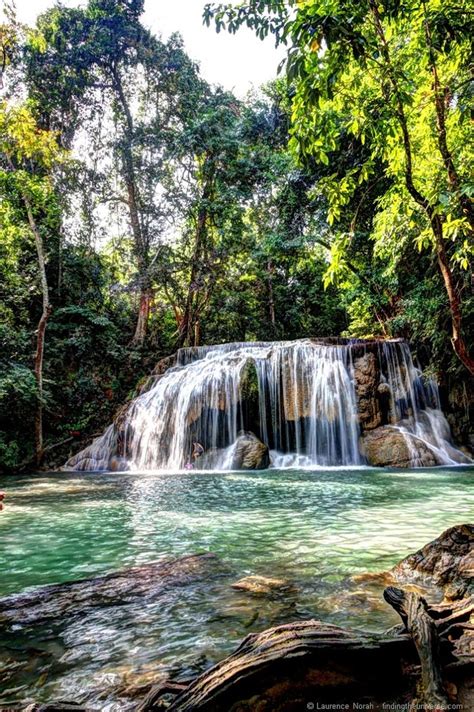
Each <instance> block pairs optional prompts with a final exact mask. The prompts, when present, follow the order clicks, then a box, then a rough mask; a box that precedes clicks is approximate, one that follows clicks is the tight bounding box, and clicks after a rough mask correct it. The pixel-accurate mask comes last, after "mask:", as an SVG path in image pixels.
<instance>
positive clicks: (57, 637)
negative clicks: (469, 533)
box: [0, 468, 474, 709]
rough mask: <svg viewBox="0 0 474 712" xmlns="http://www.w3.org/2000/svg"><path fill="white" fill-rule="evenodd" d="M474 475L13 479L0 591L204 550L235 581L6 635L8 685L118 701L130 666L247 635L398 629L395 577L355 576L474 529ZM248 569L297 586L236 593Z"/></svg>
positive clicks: (169, 665)
mask: <svg viewBox="0 0 474 712" xmlns="http://www.w3.org/2000/svg"><path fill="white" fill-rule="evenodd" d="M473 475H474V469H473V468H451V469H434V470H422V471H416V472H414V471H407V472H404V471H400V472H398V471H397V472H389V471H382V470H370V469H365V470H351V471H348V470H327V471H321V470H318V471H313V472H311V471H307V470H305V471H295V470H284V471H275V470H268V471H265V472H263V473H248V474H245V473H241V472H239V473H232V472H230V473H224V474H220V473H215V472H214V473H206V474H200V473H198V472H190V473H186V474H179V475H174V476H172V475H170V474H166V475H154V474H147V475H136V474H130V473H129V474H82V473H81V474H80V475H78V474H71V475H64V474H52V475H38V476H24V477H18V478H9V479H8V480H5V481H4V482H3V483H2V487H3V488H4V489H5V490H6V492H7V498H6V500H5V503H6V504H5V509H4V511H3V512H2V514H1V515H0V542H1V546H0V594H1V595H6V594H8V593H14V592H19V591H22V590H25V589H26V588H28V587H33V586H38V585H43V584H48V583H58V582H63V581H71V580H76V579H79V578H86V577H91V576H94V575H96V574H100V573H104V572H107V571H111V570H114V569H120V568H122V567H130V566H134V565H137V564H142V563H145V562H151V561H156V560H160V559H162V558H164V557H168V556H181V555H184V554H190V553H196V552H199V551H209V552H213V553H215V554H217V555H218V556H219V557H220V559H221V560H222V561H223V562H225V565H226V572H227V573H226V574H225V575H220V576H216V577H215V578H212V577H211V578H210V579H207V580H202V581H198V582H195V583H193V584H190V585H189V586H186V587H179V588H176V589H171V590H169V591H167V592H166V594H165V595H164V596H162V597H160V598H159V599H158V600H156V601H151V602H146V603H143V602H141V603H136V602H135V603H128V604H127V605H122V606H110V607H108V608H107V610H106V611H104V610H103V609H100V608H95V609H90V610H89V611H87V612H85V613H83V615H81V616H80V617H71V618H67V619H64V620H63V621H61V623H60V624H55V625H54V626H45V627H44V628H42V627H41V626H36V627H35V628H32V629H29V628H28V627H26V628H23V629H22V628H21V627H17V628H16V629H15V630H14V631H11V630H10V631H8V635H7V641H6V643H5V645H6V646H7V647H6V648H4V649H2V648H1V646H0V665H2V664H4V665H6V664H7V663H8V661H9V660H11V657H12V649H15V650H16V653H15V655H14V656H13V657H14V658H15V660H16V659H17V658H18V657H20V658H22V660H24V661H27V663H26V662H25V665H26V667H24V668H21V670H22V672H21V675H20V679H19V680H18V679H17V678H15V677H13V678H9V680H8V682H7V683H6V687H5V685H4V688H5V689H9V688H12V687H15V686H17V685H18V684H19V683H20V682H21V684H22V685H25V687H24V689H23V690H22V691H20V692H18V693H15V694H16V695H17V697H15V694H14V695H13V698H14V699H23V698H25V697H28V695H31V696H33V697H35V698H38V699H40V698H43V699H48V698H49V697H51V696H63V697H64V696H65V695H66V696H67V697H68V699H78V698H80V697H83V696H84V695H85V694H87V693H88V694H90V695H92V698H93V699H96V698H95V697H94V695H96V692H94V690H95V689H96V688H97V689H99V688H101V687H102V688H103V687H104V686H105V687H110V691H111V692H110V694H111V699H114V695H116V694H118V693H117V692H116V689H115V686H116V685H117V684H118V682H120V681H121V680H123V678H124V675H125V676H126V675H127V674H128V673H129V672H130V670H134V671H139V672H141V673H143V674H145V673H146V674H148V672H149V671H150V670H153V671H155V672H157V671H160V670H162V671H163V672H165V671H167V670H170V669H173V670H175V672H176V671H178V672H179V671H180V670H181V672H182V673H183V674H185V673H187V674H189V673H190V672H191V671H194V672H196V671H197V670H201V669H204V668H205V667H206V666H207V665H209V664H210V663H211V662H213V661H214V660H216V659H218V658H220V657H222V656H223V655H224V654H225V653H226V652H228V651H229V650H231V649H233V648H234V647H235V645H236V643H237V641H239V640H240V639H242V638H243V637H244V636H245V635H247V634H248V633H249V632H255V631H258V630H262V629H264V628H266V627H269V626H271V625H275V624H279V623H282V622H286V621H288V620H297V619H305V618H310V617H314V618H319V617H322V618H324V619H326V620H331V621H332V622H336V623H339V624H345V625H350V626H359V627H367V628H371V629H377V628H384V627H389V626H390V625H392V624H393V623H395V622H397V621H396V619H395V614H394V613H392V611H391V610H390V609H389V608H388V607H387V606H386V605H385V604H384V603H383V600H382V598H381V593H382V584H381V583H378V582H372V583H371V584H370V585H367V586H365V587H364V586H361V585H359V584H355V583H353V582H351V579H350V577H351V576H352V575H353V574H358V573H365V572H376V571H381V570H385V569H387V568H389V567H391V566H392V565H393V564H395V563H396V562H397V561H399V560H400V559H401V558H403V557H404V556H406V555H407V554H409V553H411V552H413V551H415V550H416V549H418V548H419V547H420V546H422V545H424V544H426V543H427V542H428V541H430V540H431V539H433V538H434V537H436V536H438V535H439V534H440V533H441V532H442V531H443V530H444V529H446V528H447V527H449V526H452V525H454V524H460V523H462V522H467V521H470V520H472V518H473V517H472V515H473V514H474V480H473ZM250 574H260V575H263V576H271V577H275V578H281V579H284V580H287V581H289V582H290V583H291V584H292V585H293V589H292V590H291V591H286V592H285V594H284V595H283V594H275V595H272V596H270V597H262V596H255V595H252V594H249V593H248V592H245V591H238V590H235V589H233V588H231V584H232V583H233V582H235V581H237V580H238V579H240V578H242V577H243V576H247V575H250ZM28 651H30V652H28ZM22 656H23V657H22ZM32 660H34V661H36V662H34V663H33V662H32ZM5 661H7V662H5ZM8 664H11V663H8ZM45 672H46V673H47V674H46V677H44V675H45ZM39 680H41V684H39V682H38V681H39ZM20 686H21V685H20ZM8 694H9V693H8ZM8 694H7V697H6V698H5V697H4V698H3V699H6V700H10V699H11V698H10V697H9V696H8ZM18 695H19V697H18ZM0 699H1V698H0ZM101 705H102V706H101ZM103 705H104V703H103V701H102V702H100V703H97V705H96V707H95V708H97V709H104V708H105V707H104V706H103Z"/></svg>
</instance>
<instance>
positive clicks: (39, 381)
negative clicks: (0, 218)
mask: <svg viewBox="0 0 474 712" xmlns="http://www.w3.org/2000/svg"><path fill="white" fill-rule="evenodd" d="M23 202H24V204H25V207H26V212H27V215H28V223H29V225H30V230H31V232H32V233H33V235H34V238H35V245H36V252H37V255H38V266H39V272H40V279H41V292H42V297H43V309H42V312H41V317H40V320H39V322H38V331H37V336H36V354H35V379H36V386H37V389H38V405H37V407H36V414H35V461H36V464H37V465H40V464H41V461H42V459H43V452H44V446H43V356H44V342H45V333H46V325H47V323H48V318H49V315H50V313H51V305H50V302H49V289H48V280H47V276H46V262H45V256H44V246H43V239H42V237H41V233H40V231H39V229H38V226H37V224H36V221H35V219H34V216H33V210H32V208H31V203H30V201H29V198H28V196H27V195H26V194H23Z"/></svg>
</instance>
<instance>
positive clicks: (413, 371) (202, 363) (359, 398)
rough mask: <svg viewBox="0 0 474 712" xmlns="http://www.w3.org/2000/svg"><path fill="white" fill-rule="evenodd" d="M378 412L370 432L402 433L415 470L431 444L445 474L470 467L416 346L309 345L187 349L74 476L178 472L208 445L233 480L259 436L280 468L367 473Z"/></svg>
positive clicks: (212, 463) (215, 464)
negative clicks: (235, 465)
mask: <svg viewBox="0 0 474 712" xmlns="http://www.w3.org/2000/svg"><path fill="white" fill-rule="evenodd" d="M367 354H372V355H371V360H370V361H364V360H363V359H364V355H367ZM361 359H362V361H361ZM361 363H362V366H363V367H364V368H365V369H366V371H364V374H365V375H364V376H363V379H365V380H363V385H361V376H360V368H361ZM368 367H370V368H369V370H367V368H368ZM358 369H359V370H358ZM367 374H368V375H367ZM364 399H365V400H364ZM367 403H368V404H369V406H370V407H369V411H370V413H375V419H374V418H373V419H372V420H373V422H372V424H371V425H370V427H379V426H383V427H384V428H389V429H392V430H396V431H397V432H398V433H399V434H400V436H401V437H403V439H404V440H405V441H406V443H407V447H408V448H409V451H410V464H412V465H413V466H416V465H420V464H423V462H422V460H420V443H422V444H423V451H424V452H429V453H430V454H431V455H432V457H433V459H434V462H435V463H436V464H443V463H452V462H459V461H460V460H461V461H462V457H461V454H460V453H459V451H458V450H456V448H454V446H453V445H452V444H451V442H450V433H449V426H448V423H447V421H446V419H445V417H444V415H443V413H442V411H441V407H440V401H439V394H438V389H437V386H436V383H435V382H434V381H432V380H430V379H426V378H424V377H423V374H422V372H421V371H420V369H418V368H416V367H415V365H414V363H413V359H412V356H411V353H410V349H409V347H408V345H407V344H405V343H403V342H399V341H385V342H374V341H370V342H364V341H362V340H346V341H342V340H339V341H338V340H331V339H328V340H310V339H308V340H299V341H281V342H269V343H266V342H262V343H235V344H223V345H220V346H209V347H199V348H191V349H181V350H180V351H179V352H178V354H177V357H176V359H175V364H174V366H172V367H171V368H169V369H168V370H166V371H165V373H164V374H162V375H159V376H158V377H156V378H155V380H154V382H153V383H152V385H151V386H150V387H149V388H148V390H146V391H145V392H143V393H141V394H140V395H139V396H138V397H136V398H135V399H134V400H133V401H132V402H131V403H130V404H129V406H128V407H127V408H126V410H125V411H124V412H122V414H121V415H120V416H119V417H118V418H117V420H116V422H115V424H113V425H112V426H110V427H109V428H108V429H107V430H106V432H105V433H104V435H102V436H101V437H99V438H97V439H96V440H95V441H94V442H93V443H92V445H90V446H89V447H88V448H86V449H85V450H84V451H82V452H81V453H79V454H78V455H76V456H74V457H73V458H71V460H69V461H68V463H67V464H66V467H67V468H69V469H83V470H104V469H110V468H112V469H131V470H135V471H138V472H140V471H146V470H167V471H177V470H181V469H183V468H184V467H186V466H187V463H189V462H190V461H191V458H192V450H193V443H195V442H198V443H200V444H201V445H202V447H203V449H204V451H205V452H204V456H203V457H202V459H200V460H199V462H200V463H203V465H202V466H204V464H205V463H207V466H208V467H210V468H214V469H228V468H230V467H231V466H232V461H233V448H234V447H235V443H236V441H237V440H238V436H239V433H240V432H241V431H248V430H250V431H252V432H253V433H255V435H256V436H257V437H258V438H260V440H262V441H263V442H264V443H265V444H266V445H268V447H269V448H270V451H271V455H272V458H271V459H272V464H273V466H275V467H281V466H301V465H308V466H325V467H326V466H349V465H363V464H365V462H366V460H365V457H364V454H363V451H364V450H363V446H362V445H361V434H362V430H363V429H364V428H365V427H367V428H368V427H369V425H365V426H361V422H362V419H361V415H360V411H361V408H362V407H363V404H365V406H367ZM384 403H385V410H384V405H383V404H384ZM379 430H380V427H379Z"/></svg>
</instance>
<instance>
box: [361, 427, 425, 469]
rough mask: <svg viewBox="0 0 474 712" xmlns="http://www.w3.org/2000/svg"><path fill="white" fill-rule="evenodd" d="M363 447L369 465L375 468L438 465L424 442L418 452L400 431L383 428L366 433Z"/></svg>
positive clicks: (420, 443) (420, 444)
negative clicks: (414, 462)
mask: <svg viewBox="0 0 474 712" xmlns="http://www.w3.org/2000/svg"><path fill="white" fill-rule="evenodd" d="M362 447H363V450H364V453H365V456H366V458H367V462H368V463H369V465H372V466H373V467H402V468H403V467H413V461H414V460H416V464H417V466H418V467H433V466H435V465H437V464H438V462H437V460H436V458H435V456H434V455H433V453H432V452H431V451H430V450H429V448H427V447H426V446H425V445H424V444H423V443H422V442H418V443H417V444H416V450H414V449H413V448H414V447H415V445H414V444H413V443H412V444H411V446H410V444H409V441H408V440H407V438H406V437H405V436H404V435H403V433H402V432H401V431H400V430H397V429H396V428H392V427H390V426H382V427H380V428H376V429H375V430H370V431H368V432H366V433H364V435H363V437H362Z"/></svg>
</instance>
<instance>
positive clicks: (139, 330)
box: [111, 65, 152, 344]
mask: <svg viewBox="0 0 474 712" xmlns="http://www.w3.org/2000/svg"><path fill="white" fill-rule="evenodd" d="M111 73H112V78H113V84H114V88H115V91H116V94H117V97H118V100H119V102H120V105H121V106H122V110H123V117H124V120H125V127H124V141H123V145H122V149H121V152H122V163H123V171H124V175H123V178H124V181H125V185H126V188H127V200H126V203H127V207H128V212H129V217H130V226H131V228H132V235H133V242H134V250H135V254H136V257H137V269H138V281H139V283H140V301H139V308H138V316H137V325H136V328H135V333H134V335H133V339H132V343H138V344H142V343H143V342H144V340H145V338H146V335H147V330H148V316H149V313H150V302H151V297H152V295H151V289H150V285H149V275H148V245H147V242H146V240H145V237H144V235H143V230H142V225H141V222H140V210H139V205H140V194H139V190H138V185H137V181H136V176H135V165H134V160H133V152H132V143H133V136H134V125H133V117H132V113H131V111H130V107H129V105H128V102H127V97H126V96H125V92H124V90H123V86H122V80H121V77H120V73H119V71H118V69H117V67H116V66H115V65H112V67H111Z"/></svg>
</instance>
